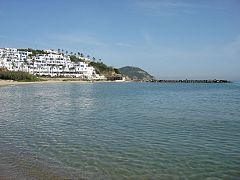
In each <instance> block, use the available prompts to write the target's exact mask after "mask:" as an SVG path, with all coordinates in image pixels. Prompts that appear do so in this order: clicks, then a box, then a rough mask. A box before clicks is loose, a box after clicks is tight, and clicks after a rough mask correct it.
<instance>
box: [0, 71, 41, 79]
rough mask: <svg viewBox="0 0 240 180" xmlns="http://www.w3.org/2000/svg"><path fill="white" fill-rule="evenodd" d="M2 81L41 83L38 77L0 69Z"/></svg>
mask: <svg viewBox="0 0 240 180" xmlns="http://www.w3.org/2000/svg"><path fill="white" fill-rule="evenodd" d="M0 79H3V80H14V81H29V82H33V81H41V79H39V78H38V77H36V76H34V75H31V74H29V73H27V72H22V71H9V70H7V69H5V68H0Z"/></svg>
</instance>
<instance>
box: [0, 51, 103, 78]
mask: <svg viewBox="0 0 240 180" xmlns="http://www.w3.org/2000/svg"><path fill="white" fill-rule="evenodd" d="M37 52H40V53H34V54H33V52H32V51H28V50H21V49H16V48H0V68H7V69H8V70H10V71H24V72H28V73H30V74H34V75H39V76H48V77H77V78H82V79H89V80H101V79H106V78H105V77H104V76H103V75H99V74H98V73H96V70H95V68H94V67H92V66H90V65H89V62H90V59H89V58H85V57H82V56H80V55H78V56H75V58H77V59H78V61H75V62H72V61H71V58H70V55H67V54H64V53H60V52H59V51H55V50H43V51H37Z"/></svg>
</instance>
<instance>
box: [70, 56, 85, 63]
mask: <svg viewBox="0 0 240 180" xmlns="http://www.w3.org/2000/svg"><path fill="white" fill-rule="evenodd" d="M70 60H71V61H72V62H75V63H78V62H84V60H82V59H79V58H77V56H75V55H72V56H70Z"/></svg>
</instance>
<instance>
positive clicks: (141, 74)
mask: <svg viewBox="0 0 240 180" xmlns="http://www.w3.org/2000/svg"><path fill="white" fill-rule="evenodd" d="M118 70H119V71H120V73H121V74H122V75H123V76H126V77H127V78H128V79H130V80H137V81H149V80H151V79H153V76H152V75H150V74H149V73H147V72H146V71H144V70H142V69H141V68H138V67H132V66H125V67H122V68H119V69H118Z"/></svg>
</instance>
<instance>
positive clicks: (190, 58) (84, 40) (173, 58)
mask: <svg viewBox="0 0 240 180" xmlns="http://www.w3.org/2000/svg"><path fill="white" fill-rule="evenodd" d="M0 47H13V48H14V47H15V48H28V47H29V48H34V49H56V50H57V49H58V48H60V49H64V50H68V51H69V52H71V51H73V52H82V53H84V54H85V55H90V56H93V57H95V58H96V59H99V58H101V59H102V61H103V62H104V63H106V64H108V65H110V66H114V67H117V68H120V67H123V66H127V65H129V66H137V67H140V68H143V69H144V70H146V71H148V72H149V73H150V74H152V75H154V76H155V77H156V78H157V79H228V80H240V1H239V0H201V1H199V0H121V1H120V0H61V1H60V0H51V1H49V0H21V1H20V0H0Z"/></svg>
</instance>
